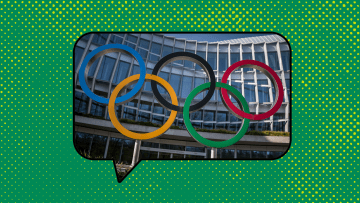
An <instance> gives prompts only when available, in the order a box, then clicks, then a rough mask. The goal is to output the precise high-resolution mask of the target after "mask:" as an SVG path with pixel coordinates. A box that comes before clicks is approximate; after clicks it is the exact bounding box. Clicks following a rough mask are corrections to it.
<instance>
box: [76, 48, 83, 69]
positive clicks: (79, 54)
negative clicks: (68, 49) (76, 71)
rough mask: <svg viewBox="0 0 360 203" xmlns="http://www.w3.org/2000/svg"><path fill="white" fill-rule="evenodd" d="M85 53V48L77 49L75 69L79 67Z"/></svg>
mask: <svg viewBox="0 0 360 203" xmlns="http://www.w3.org/2000/svg"><path fill="white" fill-rule="evenodd" d="M83 53H84V49H83V48H81V47H75V57H74V62H75V63H74V65H75V66H74V67H75V68H76V67H77V66H78V65H79V63H80V60H81V57H82V55H83Z"/></svg>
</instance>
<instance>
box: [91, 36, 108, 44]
mask: <svg viewBox="0 0 360 203" xmlns="http://www.w3.org/2000/svg"><path fill="white" fill-rule="evenodd" d="M108 36H109V34H94V37H93V40H92V43H95V44H98V45H104V44H105V43H106V39H107V38H108Z"/></svg>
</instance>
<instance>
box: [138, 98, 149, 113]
mask: <svg viewBox="0 0 360 203" xmlns="http://www.w3.org/2000/svg"><path fill="white" fill-rule="evenodd" d="M139 109H142V110H146V111H151V102H147V101H142V100H140V107H139Z"/></svg>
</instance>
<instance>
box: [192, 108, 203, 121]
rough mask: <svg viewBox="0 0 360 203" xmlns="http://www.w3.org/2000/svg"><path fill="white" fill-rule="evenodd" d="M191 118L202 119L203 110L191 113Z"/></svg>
mask: <svg viewBox="0 0 360 203" xmlns="http://www.w3.org/2000/svg"><path fill="white" fill-rule="evenodd" d="M190 119H191V120H202V111H201V110H199V111H195V112H192V113H190Z"/></svg>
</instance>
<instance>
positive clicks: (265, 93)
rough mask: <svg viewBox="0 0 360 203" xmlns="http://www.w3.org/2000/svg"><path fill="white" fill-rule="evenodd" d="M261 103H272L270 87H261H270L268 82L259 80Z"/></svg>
mask: <svg viewBox="0 0 360 203" xmlns="http://www.w3.org/2000/svg"><path fill="white" fill-rule="evenodd" d="M257 82H258V93H259V103H264V102H270V93H269V87H262V86H261V85H268V80H258V81H257Z"/></svg>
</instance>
